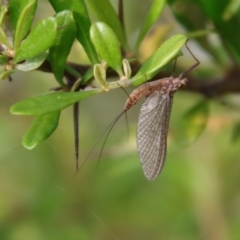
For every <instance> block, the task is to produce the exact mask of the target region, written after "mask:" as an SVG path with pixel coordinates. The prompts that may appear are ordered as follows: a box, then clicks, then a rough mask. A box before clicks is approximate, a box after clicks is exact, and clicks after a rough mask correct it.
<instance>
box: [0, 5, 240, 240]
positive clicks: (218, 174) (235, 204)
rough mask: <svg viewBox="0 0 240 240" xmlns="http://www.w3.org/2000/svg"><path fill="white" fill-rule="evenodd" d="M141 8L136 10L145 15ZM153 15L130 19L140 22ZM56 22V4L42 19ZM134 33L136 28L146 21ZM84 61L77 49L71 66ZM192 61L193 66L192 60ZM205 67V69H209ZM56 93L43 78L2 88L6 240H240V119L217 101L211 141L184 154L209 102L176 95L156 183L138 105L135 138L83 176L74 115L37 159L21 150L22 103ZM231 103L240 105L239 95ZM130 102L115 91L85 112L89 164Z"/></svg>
mask: <svg viewBox="0 0 240 240" xmlns="http://www.w3.org/2000/svg"><path fill="white" fill-rule="evenodd" d="M130 2H131V1H130ZM132 2H133V3H132V5H131V4H130V3H129V8H130V10H131V7H132V8H133V6H134V4H135V7H136V1H132ZM134 2H135V3H134ZM145 3H146V4H148V1H146V2H145ZM140 5H143V4H140ZM145 7H146V6H145V5H143V6H140V7H138V11H130V10H129V9H128V10H129V13H130V12H132V13H134V14H135V16H134V19H139V18H141V14H143V12H144V11H145ZM141 8H142V11H140V9H141ZM127 13H128V11H127ZM51 14H53V10H52V9H51V8H50V6H49V4H48V2H47V1H39V6H38V15H37V16H38V17H39V18H42V17H44V16H48V15H51ZM137 14H139V16H136V15H137ZM130 17H131V16H129V15H128V19H129V18H130ZM132 24H133V26H132V28H133V29H134V24H136V22H133V23H132ZM133 38H134V34H133ZM192 51H194V53H195V55H197V57H199V58H200V61H201V58H202V59H205V56H202V53H201V50H200V49H198V48H197V47H196V48H193V49H192ZM198 53H199V56H198ZM81 54H82V52H81V49H80V48H79V45H78V44H76V48H75V49H73V51H72V54H71V56H70V60H72V61H78V62H79V61H80V60H81V59H80V60H79V58H81ZM186 58H187V61H186V64H189V63H190V64H191V61H192V59H191V58H190V57H189V59H188V57H186ZM179 62H180V63H179V64H182V63H181V61H179ZM208 64H210V65H211V62H208ZM204 66H205V65H204V62H203V63H202V66H200V67H199V68H200V69H201V68H204ZM210 67H211V66H210ZM213 68H214V66H213ZM55 86H56V81H55V80H54V78H53V76H52V75H51V74H46V73H39V72H33V73H27V74H23V73H17V74H15V75H14V76H13V81H12V82H8V81H3V82H2V83H1V88H0V101H1V104H0V113H1V118H0V132H1V135H0V142H1V145H0V196H1V197H0V239H4V240H5V239H9V240H22V239H24V240H41V239H51V240H54V239H56V240H61V239H63V240H65V239H68V240H71V239H96V240H97V239H106V240H107V239H139V240H140V239H166V240H188V239H189V240H192V239H194V240H197V239H204V240H205V239H206V240H227V239H235V240H238V239H240V188H239V183H240V174H239V172H240V161H239V160H240V154H239V153H240V150H239V148H240V142H239V141H238V142H235V143H233V142H231V134H232V127H233V124H234V123H236V122H237V121H239V119H240V117H239V112H237V111H236V110H234V109H230V108H227V107H225V106H224V105H222V104H221V103H218V102H216V101H212V102H211V103H210V117H209V120H208V125H207V128H206V129H205V131H204V133H203V134H202V135H201V137H200V138H199V139H198V140H197V141H196V142H195V143H193V144H192V145H191V146H189V147H185V148H182V147H180V146H179V144H178V142H177V141H176V139H175V138H174V136H175V132H176V131H177V128H178V127H179V125H178V123H179V121H180V119H181V117H182V116H183V114H184V112H186V110H187V109H189V107H190V106H193V105H194V104H196V103H197V101H199V99H201V96H198V95H196V94H191V93H186V92H183V91H181V92H178V93H177V94H175V97H174V104H173V109H172V116H171V123H170V132H169V138H168V152H167V160H166V164H165V167H164V169H163V171H162V173H161V175H160V176H159V177H158V178H157V179H156V180H155V181H153V182H149V181H147V180H146V179H145V177H144V175H143V173H142V169H141V166H140V162H139V158H138V154H137V148H136V134H135V132H136V124H137V118H138V113H139V108H140V105H141V104H138V106H136V107H134V108H133V109H132V110H131V111H130V112H129V134H128V133H127V126H126V124H125V121H124V118H123V119H121V120H120V121H119V123H118V124H117V125H116V127H115V128H114V130H113V131H112V133H111V135H110V137H109V139H108V141H107V144H106V146H105V149H104V151H103V156H102V159H101V161H100V162H99V164H98V166H97V161H96V159H97V158H98V156H99V152H100V150H101V146H102V145H101V143H99V144H98V146H97V147H96V149H95V151H94V152H93V153H92V154H91V156H90V157H89V159H88V161H87V162H86V164H85V165H84V167H83V168H82V169H81V171H80V172H79V173H78V174H77V175H76V176H74V174H75V163H74V141H73V126H72V122H73V120H72V110H71V109H70V108H69V109H66V110H65V111H64V112H63V113H62V115H61V119H60V123H59V127H58V129H57V130H56V132H55V133H54V134H53V135H52V136H51V137H50V138H49V139H48V140H46V141H44V142H43V143H42V144H40V145H39V146H38V147H37V148H36V149H34V150H32V151H29V150H26V149H24V148H23V147H22V146H21V138H22V136H23V134H24V132H25V131H26V129H27V128H28V126H29V124H30V122H31V118H30V117H22V116H13V115H11V114H10V113H9V108H10V106H11V105H12V104H13V103H15V102H17V101H19V100H21V99H24V98H26V96H28V97H31V96H36V95H40V94H42V93H45V92H47V91H48V89H50V88H52V87H55ZM128 90H129V89H128ZM129 91H130V90H129ZM230 97H231V100H233V101H234V102H235V103H238V104H239V102H240V98H239V96H229V98H230ZM125 100H126V95H125V93H124V92H123V91H121V90H115V91H111V92H110V93H107V94H99V95H98V96H93V97H91V98H89V99H86V100H84V101H83V102H82V103H81V105H80V106H81V108H80V114H81V115H80V161H81V163H82V162H83V160H84V159H85V158H86V156H87V155H88V153H89V151H90V150H91V148H92V146H93V145H94V143H95V142H96V141H97V140H98V138H99V136H100V135H101V133H102V132H103V131H104V129H105V128H106V127H107V126H108V124H109V123H110V122H111V121H112V120H113V119H114V117H115V116H116V115H117V114H118V113H119V112H120V111H121V110H122V109H123V106H124V103H125Z"/></svg>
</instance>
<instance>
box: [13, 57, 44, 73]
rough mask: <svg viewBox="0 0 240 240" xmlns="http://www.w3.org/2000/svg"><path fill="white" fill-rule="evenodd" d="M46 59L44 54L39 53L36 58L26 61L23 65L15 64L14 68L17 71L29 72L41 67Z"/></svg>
mask: <svg viewBox="0 0 240 240" xmlns="http://www.w3.org/2000/svg"><path fill="white" fill-rule="evenodd" d="M46 57H47V54H46V53H41V54H39V55H37V56H36V57H33V58H29V59H27V60H26V61H25V62H24V63H21V64H16V66H15V68H16V69H17V70H19V71H23V72H29V71H32V70H34V69H37V68H38V67H40V66H41V65H42V63H43V62H44V61H45V59H46Z"/></svg>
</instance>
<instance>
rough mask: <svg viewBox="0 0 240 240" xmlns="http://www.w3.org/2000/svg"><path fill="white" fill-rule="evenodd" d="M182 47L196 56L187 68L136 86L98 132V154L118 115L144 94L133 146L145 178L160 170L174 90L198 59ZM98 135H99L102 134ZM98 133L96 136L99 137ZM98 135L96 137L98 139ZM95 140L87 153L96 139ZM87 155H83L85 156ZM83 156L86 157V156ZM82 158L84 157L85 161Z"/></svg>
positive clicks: (158, 172)
mask: <svg viewBox="0 0 240 240" xmlns="http://www.w3.org/2000/svg"><path fill="white" fill-rule="evenodd" d="M186 48H187V49H188V51H189V52H190V54H191V55H192V57H193V58H194V59H195V60H196V63H195V64H193V65H192V66H191V67H190V68H189V69H187V70H186V71H184V72H183V73H181V74H180V75H179V76H178V77H176V78H175V77H172V76H171V77H167V78H162V79H159V80H156V81H153V82H147V83H144V84H143V85H141V86H139V87H138V88H136V89H135V90H134V91H133V92H132V93H131V94H130V95H129V97H128V99H127V101H126V103H125V106H124V110H123V111H122V112H121V113H120V114H119V115H118V116H117V117H116V118H115V119H114V120H113V122H112V123H111V124H110V125H109V126H108V128H107V129H106V130H105V131H104V132H103V134H102V136H103V135H104V134H105V133H106V132H107V134H106V137H105V140H104V142H103V147H102V149H101V152H100V154H99V158H98V160H99V159H100V158H101V155H102V151H103V148H104V146H105V143H106V140H107V138H108V135H109V134H110V132H111V130H112V128H113V127H114V125H115V124H116V122H117V121H118V120H119V118H120V117H121V116H122V115H123V114H124V113H127V111H128V110H129V109H130V108H131V107H132V106H133V105H135V104H136V103H137V102H138V101H139V99H140V98H142V97H146V100H145V102H144V103H143V105H142V107H141V110H140V114H139V118H138V125H137V148H138V153H139V157H140V162H141V164H142V169H143V172H144V175H145V176H146V178H147V179H148V180H154V179H155V178H156V177H157V176H158V175H159V174H160V172H161V170H162V168H163V165H164V163H165V159H166V152H167V134H168V127H169V120H170V114H171V108H172V101H173V95H174V93H175V92H176V91H177V90H178V89H179V88H180V87H182V86H184V85H185V84H186V82H187V79H186V78H184V75H185V74H186V73H187V72H190V71H192V70H193V69H194V68H195V67H197V66H198V65H199V64H200V62H199V60H198V59H197V58H196V57H195V56H194V55H193V54H192V52H191V51H190V49H189V48H188V46H187V44H186ZM102 136H101V137H102ZM101 137H100V139H101ZM100 139H99V140H100ZM99 140H98V141H97V142H96V144H95V145H94V147H93V148H92V150H91V151H90V153H89V155H90V154H91V152H92V151H93V149H94V148H95V146H96V145H97V143H98V142H99ZM89 155H88V156H87V158H88V157H89ZM87 158H86V159H87ZM86 159H85V161H86Z"/></svg>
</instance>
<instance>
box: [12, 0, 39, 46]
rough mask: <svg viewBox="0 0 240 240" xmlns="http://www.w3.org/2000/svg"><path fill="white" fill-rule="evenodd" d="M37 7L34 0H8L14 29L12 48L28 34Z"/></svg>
mask: <svg viewBox="0 0 240 240" xmlns="http://www.w3.org/2000/svg"><path fill="white" fill-rule="evenodd" d="M36 7H37V1H36V0H23V1H18V0H10V1H9V11H10V13H11V14H10V18H11V22H12V26H13V29H14V49H17V48H18V47H19V45H20V43H21V41H22V40H23V39H24V38H25V37H26V35H27V34H28V32H29V30H30V27H31V25H32V21H33V18H34V14H35V11H36Z"/></svg>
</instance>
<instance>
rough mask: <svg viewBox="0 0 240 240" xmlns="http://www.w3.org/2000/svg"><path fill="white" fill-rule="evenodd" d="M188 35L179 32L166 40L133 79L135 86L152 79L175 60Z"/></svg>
mask: <svg viewBox="0 0 240 240" xmlns="http://www.w3.org/2000/svg"><path fill="white" fill-rule="evenodd" d="M186 41H187V37H186V36H185V35H183V34H177V35H174V36H172V37H171V38H169V39H168V40H167V41H166V42H164V43H163V44H162V45H161V47H160V48H158V50H157V51H156V52H155V53H154V54H152V55H151V56H150V57H149V58H148V59H147V60H146V61H145V62H144V63H143V65H142V66H141V68H140V69H139V70H138V72H137V74H136V75H135V76H134V77H133V78H132V79H131V81H132V85H133V86H138V85H140V84H142V83H143V82H145V81H147V80H149V79H152V78H153V77H154V76H155V75H156V74H157V73H158V72H159V70H160V69H161V68H162V67H164V66H165V65H166V64H167V63H169V62H170V61H171V60H173V59H174V58H175V57H176V55H177V54H178V53H179V51H180V50H181V48H182V46H183V45H184V44H185V43H186Z"/></svg>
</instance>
